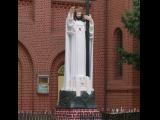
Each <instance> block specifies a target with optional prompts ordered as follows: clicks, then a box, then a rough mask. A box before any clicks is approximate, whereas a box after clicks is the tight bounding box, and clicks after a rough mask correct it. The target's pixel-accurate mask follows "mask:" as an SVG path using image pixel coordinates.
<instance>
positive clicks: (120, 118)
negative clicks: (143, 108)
mask: <svg viewBox="0 0 160 120" xmlns="http://www.w3.org/2000/svg"><path fill="white" fill-rule="evenodd" d="M102 120H140V113H139V112H133V113H131V112H130V113H117V114H106V113H102Z"/></svg>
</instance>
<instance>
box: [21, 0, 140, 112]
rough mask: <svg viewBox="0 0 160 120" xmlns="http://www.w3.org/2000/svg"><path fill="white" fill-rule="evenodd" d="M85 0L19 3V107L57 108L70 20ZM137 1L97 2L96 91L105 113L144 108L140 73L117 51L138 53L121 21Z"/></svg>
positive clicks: (94, 8)
mask: <svg viewBox="0 0 160 120" xmlns="http://www.w3.org/2000/svg"><path fill="white" fill-rule="evenodd" d="M71 6H82V7H85V0H18V92H19V93H18V108H19V110H21V111H44V110H47V111H51V110H52V109H54V108H55V107H56V105H57V99H58V70H59V68H60V67H61V66H62V65H63V64H64V43H65V36H64V33H65V19H66V16H67V13H68V10H69V8H70V7H71ZM131 9H132V0H94V1H92V2H91V14H92V17H93V19H94V23H95V40H94V89H95V91H96V103H97V107H98V108H99V109H102V108H104V109H105V110H106V109H111V108H120V107H121V106H122V107H123V108H139V106H140V105H139V104H140V100H139V98H140V95H139V91H140V89H139V87H140V86H139V72H138V71H136V70H135V69H134V68H133V66H132V65H127V64H124V65H123V66H122V67H119V66H117V61H118V59H119V57H118V55H117V53H116V48H117V46H123V47H124V48H125V50H127V51H129V52H133V51H134V50H136V48H137V44H136V41H134V40H133V38H132V36H131V35H130V34H129V33H128V31H127V29H126V28H125V27H124V25H123V24H122V22H121V19H120V17H121V15H122V14H123V13H124V12H125V11H127V10H131ZM38 75H47V76H48V78H49V93H48V94H39V93H37V86H38Z"/></svg>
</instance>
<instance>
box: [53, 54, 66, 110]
mask: <svg viewBox="0 0 160 120" xmlns="http://www.w3.org/2000/svg"><path fill="white" fill-rule="evenodd" d="M63 64H64V51H62V52H61V53H59V54H58V55H57V56H56V57H55V59H54V60H53V62H52V66H51V70H50V93H51V105H52V106H53V108H54V107H56V105H57V99H58V69H59V67H60V66H61V65H63Z"/></svg>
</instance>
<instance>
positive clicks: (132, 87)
mask: <svg viewBox="0 0 160 120" xmlns="http://www.w3.org/2000/svg"><path fill="white" fill-rule="evenodd" d="M139 90H140V87H137V86H125V87H108V89H107V90H106V92H108V91H112V92H113V91H115V92H116V91H118V92H120V91H139Z"/></svg>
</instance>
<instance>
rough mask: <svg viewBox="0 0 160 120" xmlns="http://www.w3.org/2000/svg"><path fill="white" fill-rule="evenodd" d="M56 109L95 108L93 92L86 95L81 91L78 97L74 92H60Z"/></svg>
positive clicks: (85, 92)
mask: <svg viewBox="0 0 160 120" xmlns="http://www.w3.org/2000/svg"><path fill="white" fill-rule="evenodd" d="M59 95H60V97H59V103H58V108H96V102H95V92H94V91H92V92H91V94H88V93H87V91H81V94H80V96H76V91H64V90H63V91H60V94H59Z"/></svg>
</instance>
